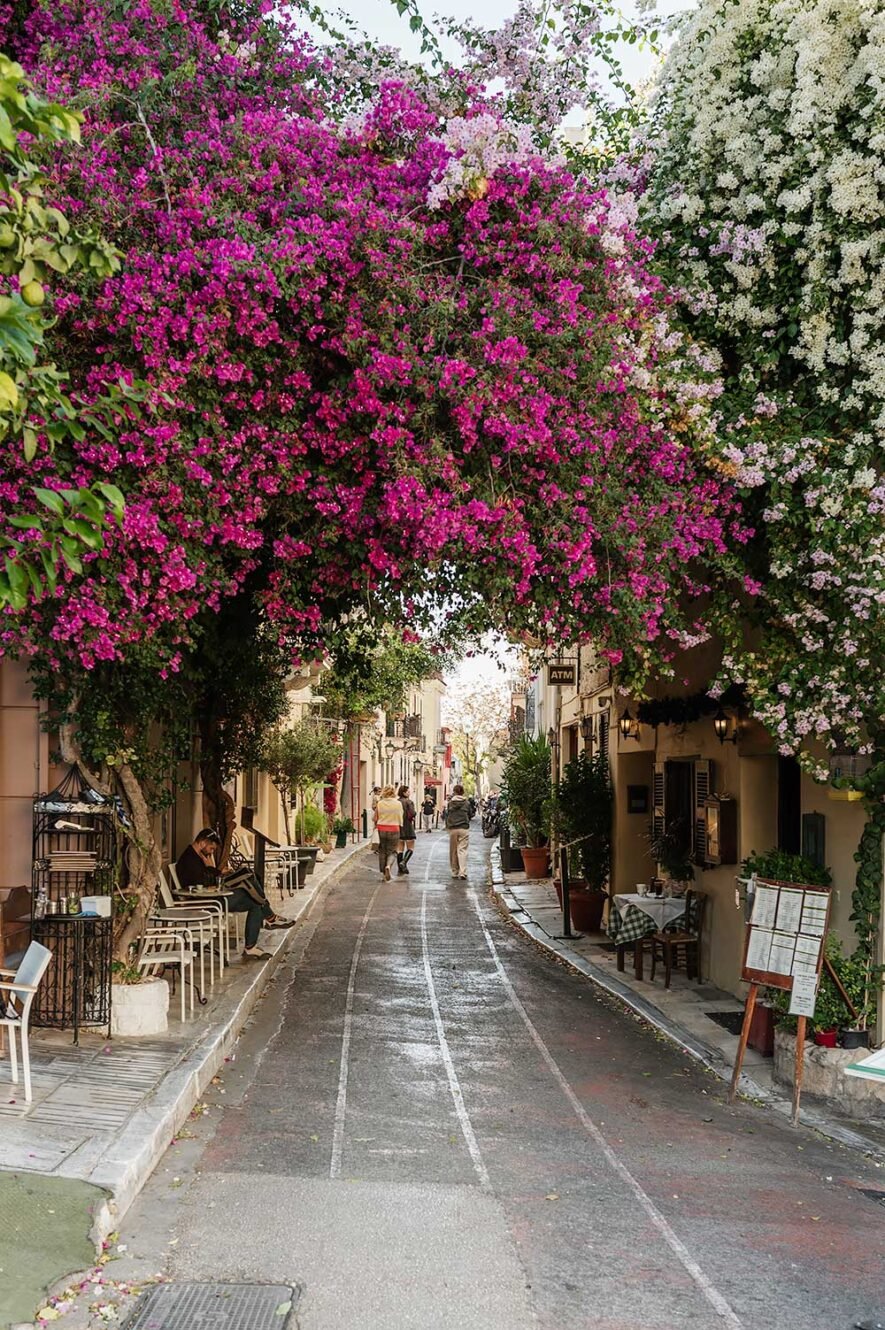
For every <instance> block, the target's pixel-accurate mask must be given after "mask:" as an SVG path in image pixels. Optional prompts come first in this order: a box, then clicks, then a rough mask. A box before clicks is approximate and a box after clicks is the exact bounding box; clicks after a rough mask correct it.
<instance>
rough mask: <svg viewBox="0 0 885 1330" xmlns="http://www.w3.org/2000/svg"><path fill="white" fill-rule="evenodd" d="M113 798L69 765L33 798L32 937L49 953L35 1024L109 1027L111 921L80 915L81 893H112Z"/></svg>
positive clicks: (115, 818)
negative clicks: (56, 780) (50, 787)
mask: <svg viewBox="0 0 885 1330" xmlns="http://www.w3.org/2000/svg"><path fill="white" fill-rule="evenodd" d="M119 816H120V808H119V805H118V803H117V801H116V800H115V799H113V798H111V797H108V796H107V795H104V794H101V793H100V792H99V791H98V790H96V789H95V788H94V787H93V786H92V785H90V784H89V782H88V781H87V780H86V778H85V776H84V775H83V773H82V772H81V771H80V769H79V767H76V766H75V767H73V768H72V769H71V770H70V771H69V772H68V774H67V776H65V778H64V780H63V781H62V782H61V784H60V785H59V786H58V787H57V788H56V789H54V790H52V791H51V792H50V793H49V794H41V795H38V797H37V798H36V799H35V800H34V848H33V868H32V890H31V935H32V937H33V938H34V939H35V940H36V941H38V942H42V943H43V945H44V946H46V947H49V949H50V950H51V951H52V964H51V965H50V968H49V970H48V972H47V975H46V979H45V981H44V983H43V984H42V985H41V987H40V991H39V992H38V994H37V996H36V998H35V1000H34V1006H33V1009H32V1015H31V1021H32V1023H33V1024H34V1025H43V1026H52V1027H54V1028H56V1029H62V1030H65V1029H73V1031H74V1039H75V1041H76V1039H77V1036H78V1034H79V1030H80V1027H81V1026H84V1025H99V1026H101V1025H108V1024H109V1022H110V1007H111V955H112V949H113V921H112V920H111V919H110V918H106V917H97V916H94V915H86V914H83V912H82V909H81V906H80V902H81V901H82V899H83V897H84V896H110V895H111V894H112V893H113V890H114V881H115V877H116V871H117V845H118V840H117V827H118V821H119Z"/></svg>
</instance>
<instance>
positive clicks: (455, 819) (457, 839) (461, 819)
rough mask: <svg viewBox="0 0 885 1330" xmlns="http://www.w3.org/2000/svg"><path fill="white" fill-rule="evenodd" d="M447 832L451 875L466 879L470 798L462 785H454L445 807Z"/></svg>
mask: <svg viewBox="0 0 885 1330" xmlns="http://www.w3.org/2000/svg"><path fill="white" fill-rule="evenodd" d="M446 826H447V828H448V832H449V867H450V868H451V870H452V877H457V878H460V879H461V881H462V882H466V881H467V844H468V841H469V840H470V800H469V799H468V798H467V797H466V795H465V794H464V786H463V785H456V786H455V788H454V789H453V790H452V797H451V799H450V800H449V803H448V807H447V809H446Z"/></svg>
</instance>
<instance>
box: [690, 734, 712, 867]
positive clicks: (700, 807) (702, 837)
mask: <svg viewBox="0 0 885 1330" xmlns="http://www.w3.org/2000/svg"><path fill="white" fill-rule="evenodd" d="M714 765H715V764H714V763H713V761H712V760H711V759H710V758H707V757H699V758H698V759H697V761H696V762H695V763H694V860H695V863H697V864H706V863H708V862H709V847H708V845H707V808H706V803H707V800H708V799H709V797H710V795H711V794H712V793H713V769H714Z"/></svg>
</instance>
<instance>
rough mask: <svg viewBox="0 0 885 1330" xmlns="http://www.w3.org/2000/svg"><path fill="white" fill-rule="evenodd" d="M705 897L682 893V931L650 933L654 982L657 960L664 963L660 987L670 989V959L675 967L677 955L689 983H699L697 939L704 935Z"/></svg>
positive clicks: (698, 942) (697, 893)
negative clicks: (694, 981) (683, 913)
mask: <svg viewBox="0 0 885 1330" xmlns="http://www.w3.org/2000/svg"><path fill="white" fill-rule="evenodd" d="M706 905H707V897H706V895H705V893H704V892H702V891H692V890H691V888H689V890H688V891H686V893H685V915H684V921H685V927H684V928H679V927H678V926H674V927H673V928H671V929H670V930H669V931H666V930H663V931H661V932H658V933H653V934H652V935H651V937H650V938H649V939H647V940H648V941H649V942H650V943H651V977H652V980H654V977H655V967H656V965H657V962H658V957H659V956H660V958H661V960H662V961H663V963H664V987H665V988H669V987H670V976H671V974H672V972H673V962H674V958H675V961H676V965H677V967H678V965H679V959H680V953H681V955H682V956H684V958H685V973H686V974H687V976H688V978H689V979H695V980H697V982H698V983H700V982H701V938H702V937H703V933H704V914H705V913H706Z"/></svg>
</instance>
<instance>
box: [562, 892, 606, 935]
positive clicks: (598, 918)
mask: <svg viewBox="0 0 885 1330" xmlns="http://www.w3.org/2000/svg"><path fill="white" fill-rule="evenodd" d="M607 900H608V894H607V892H605V891H600V889H599V888H598V887H588V886H585V887H579V886H576V887H574V888H572V886H571V884H569V913H570V914H571V917H572V928H574V929H576V930H577V931H578V932H579V933H598V932H599V931H600V929H601V928H602V912H603V910H604V909H605V902H606V901H607Z"/></svg>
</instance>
